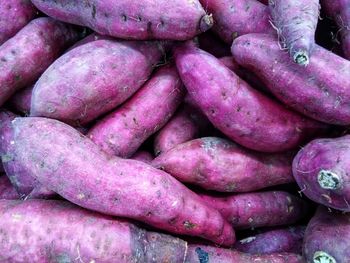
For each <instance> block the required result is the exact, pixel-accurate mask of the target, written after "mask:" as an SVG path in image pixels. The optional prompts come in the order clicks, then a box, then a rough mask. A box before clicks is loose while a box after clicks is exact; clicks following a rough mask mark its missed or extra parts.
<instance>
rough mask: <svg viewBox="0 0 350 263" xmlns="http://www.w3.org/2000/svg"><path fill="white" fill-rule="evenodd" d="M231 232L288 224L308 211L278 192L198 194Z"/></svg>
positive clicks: (284, 193)
mask: <svg viewBox="0 0 350 263" xmlns="http://www.w3.org/2000/svg"><path fill="white" fill-rule="evenodd" d="M201 197H202V199H203V200H204V201H205V202H206V203H207V204H208V205H211V206H212V207H215V208H216V209H218V210H219V212H220V213H221V214H222V215H223V216H224V218H226V219H227V220H228V221H229V222H230V223H231V224H232V226H233V227H234V228H235V229H247V228H257V227H270V226H280V225H290V224H294V223H295V222H297V221H298V220H299V219H301V218H303V217H304V216H305V214H306V211H307V209H308V207H307V204H306V203H305V202H304V201H303V200H301V199H300V198H298V197H296V196H294V195H291V194H289V193H287V192H282V191H271V192H256V193H246V194H237V195H231V196H227V197H214V196H209V195H204V194H202V195H201Z"/></svg>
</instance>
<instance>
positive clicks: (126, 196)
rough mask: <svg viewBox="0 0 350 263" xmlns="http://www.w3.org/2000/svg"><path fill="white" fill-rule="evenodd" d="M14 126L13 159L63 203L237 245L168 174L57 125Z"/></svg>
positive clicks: (213, 213) (214, 214)
mask: <svg viewBox="0 0 350 263" xmlns="http://www.w3.org/2000/svg"><path fill="white" fill-rule="evenodd" d="M12 124H13V129H14V134H15V136H14V137H15V138H14V148H15V156H14V159H16V160H17V161H18V162H19V163H21V164H22V165H23V166H25V167H26V168H27V169H28V170H29V171H30V172H31V174H32V175H33V176H34V177H35V178H37V179H38V180H39V181H40V182H41V183H42V184H43V185H45V186H47V187H48V188H50V189H53V190H54V191H55V192H57V193H58V194H59V195H61V196H62V197H64V198H65V199H67V200H69V201H71V202H73V203H75V204H78V205H80V206H82V207H85V208H88V209H91V210H95V211H98V212H101V213H105V214H109V215H114V216H122V217H127V218H132V219H136V220H139V221H142V222H145V223H147V224H149V225H152V226H154V227H156V228H158V229H163V230H167V231H169V232H172V233H178V234H186V235H192V236H200V237H203V238H206V239H209V240H211V241H214V242H216V243H219V244H223V245H231V244H232V243H233V242H234V241H235V237H234V232H233V229H232V227H231V225H230V224H229V223H228V222H227V221H226V220H224V219H223V217H222V216H221V215H220V213H219V212H218V211H217V210H216V209H213V208H211V207H210V206H208V205H206V204H205V203H204V200H202V199H201V198H200V197H199V196H198V195H197V194H195V193H193V192H192V191H190V190H189V189H187V188H186V187H185V186H183V185H182V184H181V183H179V182H178V181H176V179H174V178H173V177H172V176H170V175H168V174H167V173H165V172H163V171H160V170H157V169H155V168H153V167H152V166H150V165H148V164H146V163H143V162H140V161H135V160H129V159H121V158H118V157H114V156H109V155H107V154H105V153H104V152H103V151H102V150H101V149H100V148H99V147H98V146H97V145H96V144H95V143H94V142H92V141H91V140H90V139H88V138H87V137H85V136H83V135H82V134H80V133H79V132H78V131H76V130H75V129H74V128H72V127H70V126H68V125H66V124H64V123H62V122H59V121H57V120H52V119H46V118H39V117H27V118H16V119H15V120H14V121H13V122H12Z"/></svg>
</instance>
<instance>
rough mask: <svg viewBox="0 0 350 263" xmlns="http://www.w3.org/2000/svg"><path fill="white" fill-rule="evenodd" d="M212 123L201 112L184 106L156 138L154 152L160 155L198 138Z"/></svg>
mask: <svg viewBox="0 0 350 263" xmlns="http://www.w3.org/2000/svg"><path fill="white" fill-rule="evenodd" d="M209 126H210V123H209V121H208V119H207V117H205V116H204V115H203V114H202V113H201V112H199V111H198V110H197V109H196V108H195V107H192V106H191V105H188V104H184V105H183V106H182V108H181V109H180V110H179V111H178V112H177V113H176V114H175V115H174V116H173V118H172V119H171V120H170V121H169V122H168V123H167V124H166V125H165V126H164V127H163V128H162V129H161V130H160V131H159V132H158V134H157V135H156V137H155V138H154V152H155V154H156V155H159V154H161V153H163V152H166V151H168V150H170V149H172V148H174V147H175V146H177V145H179V144H181V143H184V142H187V141H190V140H192V139H194V138H197V137H198V135H199V134H200V133H201V132H202V131H204V130H205V129H207V128H208V127H209Z"/></svg>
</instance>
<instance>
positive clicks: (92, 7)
mask: <svg viewBox="0 0 350 263" xmlns="http://www.w3.org/2000/svg"><path fill="white" fill-rule="evenodd" d="M32 2H33V4H34V5H35V6H36V7H37V8H38V9H39V10H41V11H42V12H44V13H45V14H47V15H49V16H50V17H53V18H56V19H58V20H61V21H64V22H68V23H71V24H76V25H81V26H87V27H90V28H91V29H92V30H94V31H95V32H98V33H100V34H102V35H110V36H113V37H117V38H125V39H137V40H145V39H173V40H186V39H191V38H193V37H194V36H196V35H197V34H199V33H201V32H205V31H207V30H208V29H209V28H211V27H212V25H213V19H212V18H211V16H210V15H207V14H206V13H205V11H204V9H203V7H202V6H201V5H200V3H199V1H198V0H190V1H188V0H172V1H167V0H157V1H150V0H138V1H135V0H118V1H116V0H108V1H103V0H89V1H87V2H86V1H85V2H84V1H71V0H32Z"/></svg>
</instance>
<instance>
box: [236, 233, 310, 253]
mask: <svg viewBox="0 0 350 263" xmlns="http://www.w3.org/2000/svg"><path fill="white" fill-rule="evenodd" d="M304 232H305V227H304V226H295V227H294V226H292V227H288V228H281V229H274V230H270V231H266V232H263V233H260V234H257V235H254V236H249V237H246V238H244V239H241V240H239V241H237V242H236V243H235V245H234V247H233V248H234V249H237V250H238V251H241V252H244V253H249V254H259V255H261V254H271V253H283V252H288V253H295V254H301V252H302V244H303V238H304Z"/></svg>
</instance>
